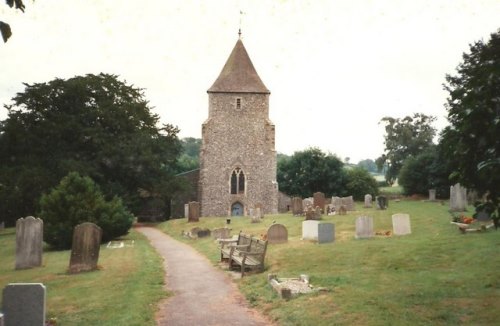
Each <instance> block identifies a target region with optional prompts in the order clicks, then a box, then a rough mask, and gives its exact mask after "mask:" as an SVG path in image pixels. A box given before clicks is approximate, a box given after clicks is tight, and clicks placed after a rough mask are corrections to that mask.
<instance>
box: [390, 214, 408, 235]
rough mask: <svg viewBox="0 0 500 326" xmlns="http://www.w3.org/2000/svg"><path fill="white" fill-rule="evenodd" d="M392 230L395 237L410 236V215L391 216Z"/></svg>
mask: <svg viewBox="0 0 500 326" xmlns="http://www.w3.org/2000/svg"><path fill="white" fill-rule="evenodd" d="M392 229H393V232H394V234H395V235H406V234H411V225H410V215H408V214H394V215H392Z"/></svg>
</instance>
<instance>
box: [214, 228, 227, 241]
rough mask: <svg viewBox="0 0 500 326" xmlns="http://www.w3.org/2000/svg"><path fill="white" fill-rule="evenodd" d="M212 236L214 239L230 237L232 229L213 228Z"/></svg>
mask: <svg viewBox="0 0 500 326" xmlns="http://www.w3.org/2000/svg"><path fill="white" fill-rule="evenodd" d="M212 237H213V238H214V239H229V238H231V229H229V228H218V229H214V230H212Z"/></svg>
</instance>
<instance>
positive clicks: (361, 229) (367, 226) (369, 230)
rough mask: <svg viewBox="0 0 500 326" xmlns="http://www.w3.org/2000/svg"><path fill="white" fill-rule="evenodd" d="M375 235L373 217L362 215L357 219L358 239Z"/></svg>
mask: <svg viewBox="0 0 500 326" xmlns="http://www.w3.org/2000/svg"><path fill="white" fill-rule="evenodd" d="M371 237H373V218H372V217H369V216H360V217H358V218H357V219H356V239H365V238H371Z"/></svg>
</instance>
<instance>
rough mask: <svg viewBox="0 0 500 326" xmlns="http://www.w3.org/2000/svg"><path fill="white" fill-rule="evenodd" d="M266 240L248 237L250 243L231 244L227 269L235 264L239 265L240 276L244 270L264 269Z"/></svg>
mask: <svg viewBox="0 0 500 326" xmlns="http://www.w3.org/2000/svg"><path fill="white" fill-rule="evenodd" d="M266 250H267V241H265V240H260V239H257V238H254V237H252V238H250V244H248V245H239V246H233V247H232V249H231V252H230V253H229V269H231V268H232V267H234V266H235V265H238V266H241V277H243V275H244V274H245V270H246V269H247V268H248V269H250V270H258V271H263V270H264V259H265V257H266Z"/></svg>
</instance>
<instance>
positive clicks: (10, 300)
mask: <svg viewBox="0 0 500 326" xmlns="http://www.w3.org/2000/svg"><path fill="white" fill-rule="evenodd" d="M45 297H46V294H45V286H44V285H43V284H41V283H11V284H9V285H7V286H6V287H5V288H4V290H3V297H2V310H3V313H4V314H5V317H4V319H5V326H43V325H45V306H46V304H45Z"/></svg>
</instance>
